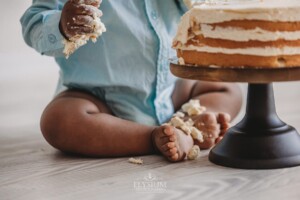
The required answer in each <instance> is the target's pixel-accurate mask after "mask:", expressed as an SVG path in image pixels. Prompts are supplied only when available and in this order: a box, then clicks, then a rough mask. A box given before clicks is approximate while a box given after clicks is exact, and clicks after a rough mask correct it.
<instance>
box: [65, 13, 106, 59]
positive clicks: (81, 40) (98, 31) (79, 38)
mask: <svg viewBox="0 0 300 200" xmlns="http://www.w3.org/2000/svg"><path fill="white" fill-rule="evenodd" d="M92 24H93V25H92V26H93V28H94V32H93V33H89V34H84V35H75V36H74V37H71V38H69V40H67V39H65V40H64V41H63V44H64V45H65V47H64V50H63V53H64V54H65V56H66V58H69V56H70V55H71V54H72V53H74V52H75V51H76V50H77V49H78V48H79V47H81V46H83V45H85V44H86V43H87V42H88V41H89V40H92V41H93V42H94V43H95V42H96V41H97V38H98V37H99V36H101V35H102V33H104V32H106V27H105V25H104V24H103V23H102V22H101V19H100V18H99V17H97V16H96V15H94V16H93V23H92Z"/></svg>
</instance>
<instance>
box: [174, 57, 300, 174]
mask: <svg viewBox="0 0 300 200" xmlns="http://www.w3.org/2000/svg"><path fill="white" fill-rule="evenodd" d="M177 63H178V61H177V59H173V60H172V61H171V66H170V69H171V72H172V73H173V74H174V75H175V76H178V77H180V78H185V79H194V80H204V81H220V82H247V83H249V84H248V97H247V106H246V114H245V116H244V118H243V119H242V121H241V122H239V123H238V124H237V125H235V126H233V127H232V128H230V129H229V130H228V131H227V133H226V134H225V135H224V138H223V139H222V140H221V141H220V142H219V143H218V144H217V145H216V146H215V147H214V148H213V149H212V150H211V151H210V153H209V160H210V161H211V162H213V163H215V164H217V165H222V166H227V167H234V168H242V169H275V168H285V167H293V166H298V165H300V135H299V134H298V132H297V131H296V129H295V128H293V127H291V126H289V125H287V124H286V123H284V122H283V121H281V120H280V119H279V117H278V116H277V114H276V108H275V102H274V94H273V85H272V82H279V81H296V80H300V67H294V68H276V69H271V68H270V69H259V68H252V69H251V68H214V67H208V66H198V67H195V66H190V65H184V66H183V65H178V64H177Z"/></svg>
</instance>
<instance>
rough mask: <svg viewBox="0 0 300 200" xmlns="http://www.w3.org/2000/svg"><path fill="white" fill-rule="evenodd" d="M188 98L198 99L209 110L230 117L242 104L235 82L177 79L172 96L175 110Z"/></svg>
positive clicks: (235, 113)
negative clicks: (226, 114)
mask: <svg viewBox="0 0 300 200" xmlns="http://www.w3.org/2000/svg"><path fill="white" fill-rule="evenodd" d="M190 99H199V100H200V102H201V105H203V106H205V107H206V108H207V111H209V112H215V113H220V112H224V113H228V114H229V115H230V116H231V117H232V118H234V117H236V115H237V114H238V113H239V111H240V108H241V105H242V93H241V90H240V89H239V87H238V86H237V85H236V84H230V83H215V82H204V81H192V80H182V79H181V80H178V81H177V83H176V87H175V90H174V92H173V96H172V100H173V103H174V107H175V110H179V109H180V108H181V106H182V105H183V104H184V103H186V102H188V101H189V100H190Z"/></svg>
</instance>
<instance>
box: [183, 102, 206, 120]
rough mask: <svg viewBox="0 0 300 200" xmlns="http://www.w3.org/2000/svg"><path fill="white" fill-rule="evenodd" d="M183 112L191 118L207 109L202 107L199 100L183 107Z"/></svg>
mask: <svg viewBox="0 0 300 200" xmlns="http://www.w3.org/2000/svg"><path fill="white" fill-rule="evenodd" d="M181 108H182V110H183V111H184V112H186V113H187V114H188V115H189V116H193V115H200V114H201V113H203V112H205V110H206V108H205V107H203V106H201V105H200V101H199V100H198V99H191V100H190V101H189V102H188V103H185V104H183V105H182V107H181Z"/></svg>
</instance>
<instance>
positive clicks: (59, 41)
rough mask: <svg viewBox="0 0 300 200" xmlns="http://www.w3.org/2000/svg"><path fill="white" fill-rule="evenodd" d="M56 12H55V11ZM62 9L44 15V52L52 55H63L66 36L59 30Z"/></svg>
mask: <svg viewBox="0 0 300 200" xmlns="http://www.w3.org/2000/svg"><path fill="white" fill-rule="evenodd" d="M53 12H54V13H53ZM60 17H61V11H51V13H50V14H48V15H46V16H45V17H44V21H43V28H42V31H43V42H42V45H43V47H44V48H42V49H43V52H42V54H46V55H51V56H63V48H64V44H63V40H64V36H63V35H62V34H61V32H60V30H59V22H60Z"/></svg>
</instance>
